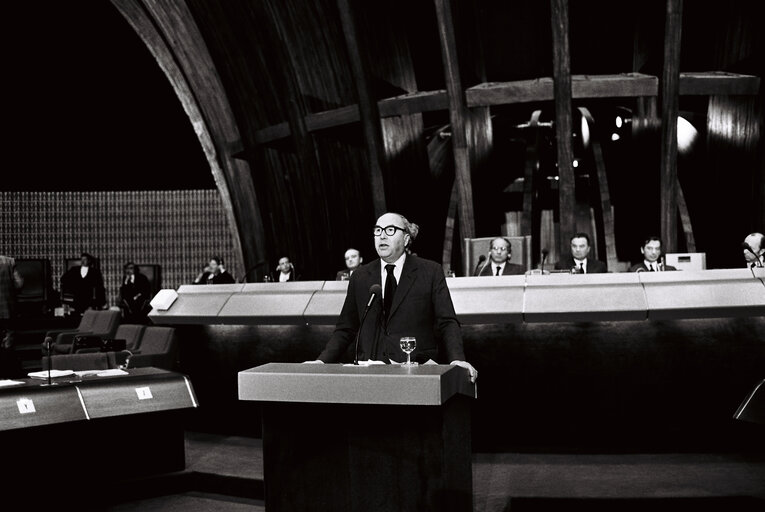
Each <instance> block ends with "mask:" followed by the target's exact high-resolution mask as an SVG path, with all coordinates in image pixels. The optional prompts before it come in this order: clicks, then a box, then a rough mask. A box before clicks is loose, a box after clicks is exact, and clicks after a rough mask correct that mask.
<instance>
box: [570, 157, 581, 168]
mask: <svg viewBox="0 0 765 512" xmlns="http://www.w3.org/2000/svg"><path fill="white" fill-rule="evenodd" d="M571 165H573V166H574V168H577V167H579V160H577V159H576V158H574V161H573V162H571Z"/></svg>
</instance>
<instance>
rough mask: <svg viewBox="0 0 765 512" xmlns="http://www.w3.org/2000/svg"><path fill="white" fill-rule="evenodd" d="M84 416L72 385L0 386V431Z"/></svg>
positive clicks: (81, 405) (81, 418) (65, 420)
mask: <svg viewBox="0 0 765 512" xmlns="http://www.w3.org/2000/svg"><path fill="white" fill-rule="evenodd" d="M85 419H87V414H86V412H85V409H84V407H83V404H82V401H81V400H80V397H79V395H78V394H77V389H76V388H75V387H74V386H67V385H62V386H48V387H38V386H35V387H22V388H17V387H13V388H3V389H2V391H0V431H2V430H13V429H18V428H27V427H37V426H40V425H52V424H55V423H67V422H70V421H79V420H85Z"/></svg>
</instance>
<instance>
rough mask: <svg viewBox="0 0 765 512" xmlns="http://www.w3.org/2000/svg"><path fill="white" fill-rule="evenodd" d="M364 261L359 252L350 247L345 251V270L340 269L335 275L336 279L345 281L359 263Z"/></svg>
mask: <svg viewBox="0 0 765 512" xmlns="http://www.w3.org/2000/svg"><path fill="white" fill-rule="evenodd" d="M363 261H364V258H362V257H361V253H359V251H358V250H357V249H354V248H350V249H348V250H347V251H345V267H346V268H345V270H340V271H338V273H337V276H335V280H336V281H347V280H348V279H350V278H351V274H353V272H354V271H355V270H356V269H357V268H359V265H361V263H362V262H363Z"/></svg>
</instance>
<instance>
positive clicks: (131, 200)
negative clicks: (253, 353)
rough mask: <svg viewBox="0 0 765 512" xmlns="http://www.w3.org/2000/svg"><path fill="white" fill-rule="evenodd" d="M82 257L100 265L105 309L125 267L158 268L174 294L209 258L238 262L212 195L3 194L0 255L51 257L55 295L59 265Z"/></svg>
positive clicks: (195, 192)
mask: <svg viewBox="0 0 765 512" xmlns="http://www.w3.org/2000/svg"><path fill="white" fill-rule="evenodd" d="M83 251H86V252H89V253H91V254H93V255H94V256H96V257H97V258H100V260H101V270H102V272H103V274H104V281H105V284H106V293H107V299H108V301H109V304H110V305H114V304H115V303H116V298H117V293H118V291H119V282H120V278H121V276H122V265H123V264H124V263H126V262H127V261H130V260H132V261H134V262H136V263H152V264H159V265H162V286H163V288H173V289H175V288H177V287H178V286H180V285H181V284H184V283H189V282H191V281H192V280H193V279H194V278H195V277H196V275H197V274H198V273H199V271H200V270H201V269H202V267H203V266H204V264H205V262H206V261H208V259H209V258H210V257H211V256H212V255H214V254H218V255H220V256H222V257H223V259H224V260H225V261H226V262H227V263H229V265H228V266H230V267H233V266H234V263H236V262H234V261H230V260H231V258H232V257H233V243H232V240H231V232H230V231H229V227H228V224H227V222H226V217H225V215H224V214H223V212H222V206H221V201H220V196H219V195H218V192H217V190H163V191H129V192H124V191H123V192H103V191H102V192H0V254H5V255H8V256H13V257H15V258H48V259H49V260H50V261H51V265H52V270H53V286H54V288H56V289H58V288H59V278H60V277H61V274H62V273H63V270H64V260H65V259H66V258H72V257H78V256H79V255H80V253H81V252H83ZM235 277H237V278H239V277H240V276H235Z"/></svg>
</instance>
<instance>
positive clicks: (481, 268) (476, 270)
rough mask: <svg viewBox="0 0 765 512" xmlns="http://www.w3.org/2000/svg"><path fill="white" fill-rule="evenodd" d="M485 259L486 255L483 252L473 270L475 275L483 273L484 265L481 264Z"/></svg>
mask: <svg viewBox="0 0 765 512" xmlns="http://www.w3.org/2000/svg"><path fill="white" fill-rule="evenodd" d="M484 261H486V255H484V254H481V256H480V257H479V258H478V263H477V264H476V266H475V269H474V270H473V275H474V276H477V275H478V274H480V273H481V271H482V270H483V267H482V266H481V264H482V263H483V262H484ZM484 266H485V265H484Z"/></svg>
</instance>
